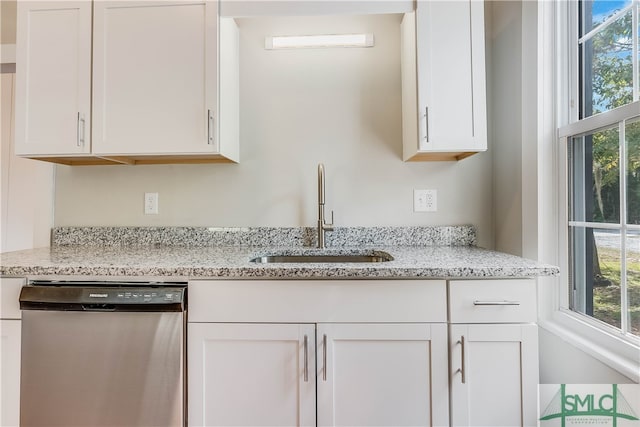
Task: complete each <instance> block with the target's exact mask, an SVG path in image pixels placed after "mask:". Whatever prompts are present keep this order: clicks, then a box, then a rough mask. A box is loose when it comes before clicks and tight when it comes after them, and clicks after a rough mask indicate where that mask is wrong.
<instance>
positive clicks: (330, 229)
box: [325, 209, 333, 231]
mask: <svg viewBox="0 0 640 427" xmlns="http://www.w3.org/2000/svg"><path fill="white" fill-rule="evenodd" d="M325 230H327V231H333V209H332V210H331V224H327V225H326V227H325Z"/></svg>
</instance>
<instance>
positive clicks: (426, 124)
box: [424, 107, 429, 142]
mask: <svg viewBox="0 0 640 427" xmlns="http://www.w3.org/2000/svg"><path fill="white" fill-rule="evenodd" d="M424 142H429V107H424Z"/></svg>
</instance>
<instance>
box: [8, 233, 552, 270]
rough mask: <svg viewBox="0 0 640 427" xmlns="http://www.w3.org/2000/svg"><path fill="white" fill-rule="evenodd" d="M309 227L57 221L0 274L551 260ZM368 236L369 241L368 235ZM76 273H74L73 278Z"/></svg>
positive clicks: (529, 265)
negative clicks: (297, 259)
mask: <svg viewBox="0 0 640 427" xmlns="http://www.w3.org/2000/svg"><path fill="white" fill-rule="evenodd" d="M314 239H315V229H313V228H243V229H239V228H238V229H235V228H234V229H230V228H226V229H220V228H215V229H213V228H183V227H180V228H177V227H144V228H140V227H124V228H111V227H84V228H75V227H65V228H57V229H54V230H53V232H52V246H51V247H47V248H36V249H30V250H24V251H16V252H7V253H3V254H2V255H1V257H0V275H3V276H14V277H29V278H43V277H49V276H63V277H65V278H66V277H68V276H70V277H71V278H73V277H77V276H84V277H86V276H91V277H95V278H100V277H123V278H124V277H126V278H134V279H135V278H140V279H143V278H144V279H146V280H189V279H308V278H311V279H340V278H345V279H372V278H375V279H395V278H400V279H414V278H415V279H420V278H421V279H425V278H465V279H466V278H518V277H520V278H522V277H535V276H552V275H556V274H558V272H559V269H558V268H557V267H554V266H551V265H546V264H541V263H538V262H536V261H532V260H528V259H525V258H521V257H517V256H513V255H507V254H504V253H500V252H496V251H491V250H486V249H482V248H478V247H476V246H474V244H475V229H473V227H471V226H454V227H371V228H343V229H337V230H336V231H335V232H333V233H327V246H328V248H327V249H322V250H320V249H316V248H314V247H313V244H314ZM376 242H377V243H376ZM380 251H383V252H386V253H388V254H390V255H391V256H392V257H393V260H392V261H387V262H378V263H305V264H299V263H274V264H261V263H255V262H251V261H250V260H251V259H252V258H255V257H259V256H265V255H274V254H277V255H282V254H308V253H322V254H328V255H338V254H372V253H378V252H380ZM78 278H79V277H78Z"/></svg>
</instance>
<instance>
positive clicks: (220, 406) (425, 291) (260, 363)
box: [188, 280, 538, 427]
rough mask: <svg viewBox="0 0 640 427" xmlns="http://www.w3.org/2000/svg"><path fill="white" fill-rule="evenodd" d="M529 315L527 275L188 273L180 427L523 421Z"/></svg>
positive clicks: (531, 355) (534, 349)
mask: <svg viewBox="0 0 640 427" xmlns="http://www.w3.org/2000/svg"><path fill="white" fill-rule="evenodd" d="M447 292H448V295H447ZM447 308H448V310H447ZM447 311H448V313H447ZM535 317H536V311H535V282H534V281H533V280H461V281H449V283H448V284H447V283H446V282H445V281H442V280H405V281H402V280H375V281H367V280H354V281H340V280H315V281H294V280H288V281H259V280H255V281H222V280H221V281H193V282H190V283H189V322H190V323H189V329H188V352H189V354H188V358H189V373H188V381H189V425H190V426H194V427H195V426H275V425H277V426H322V427H325V426H431V427H449V426H456V427H457V426H485V427H486V426H491V427H502V426H505V427H506V426H508V427H515V426H521V427H524V426H527V427H528V426H535V425H536V405H537V385H538V345H537V343H538V339H537V326H536V325H535V323H534V322H535Z"/></svg>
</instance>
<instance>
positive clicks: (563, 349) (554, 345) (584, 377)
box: [538, 328, 633, 384]
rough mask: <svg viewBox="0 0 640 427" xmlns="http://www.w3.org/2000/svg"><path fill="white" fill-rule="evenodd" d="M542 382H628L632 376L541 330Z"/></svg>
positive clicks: (539, 330)
mask: <svg viewBox="0 0 640 427" xmlns="http://www.w3.org/2000/svg"><path fill="white" fill-rule="evenodd" d="M538 335H539V336H538V338H539V343H540V384H626V383H632V382H633V381H631V380H630V379H629V378H627V377H625V376H624V375H622V374H620V373H619V372H618V371H615V370H613V369H611V368H610V367H608V366H607V365H605V364H604V363H602V362H600V361H599V360H597V359H594V358H593V357H591V356H589V355H588V354H586V353H585V352H583V351H580V350H579V349H577V348H576V347H574V346H572V345H571V344H569V343H567V342H565V341H563V340H562V339H560V338H559V337H558V336H556V335H554V334H552V333H550V332H548V331H546V330H544V329H542V328H539V329H538Z"/></svg>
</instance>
